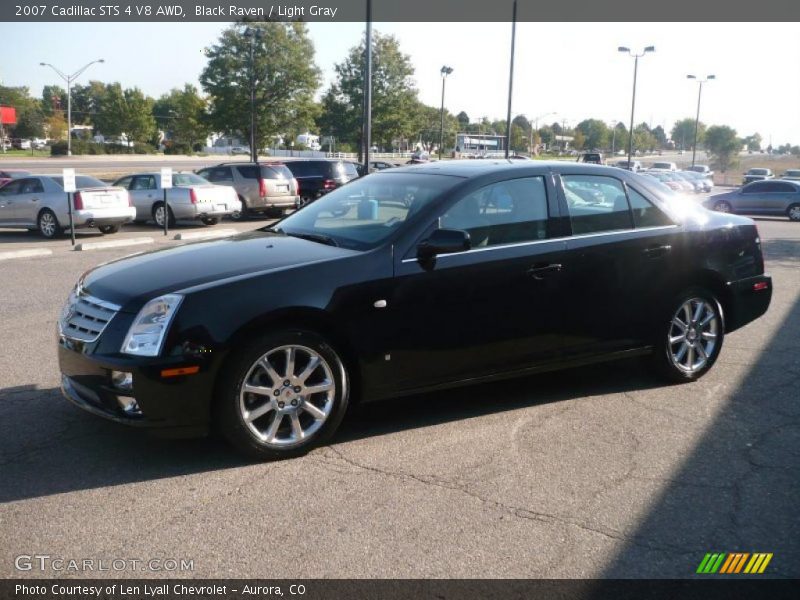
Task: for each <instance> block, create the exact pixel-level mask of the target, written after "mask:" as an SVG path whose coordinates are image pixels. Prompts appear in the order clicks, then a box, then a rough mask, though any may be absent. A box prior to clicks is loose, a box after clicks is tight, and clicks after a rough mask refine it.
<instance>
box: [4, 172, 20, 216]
mask: <svg viewBox="0 0 800 600" xmlns="http://www.w3.org/2000/svg"><path fill="white" fill-rule="evenodd" d="M21 183H22V180H19V179H18V180H16V181H9V182H8V183H7V184H6V185H4V186H3V187H2V188H0V224H3V225H16V224H18V223H19V218H18V217H17V203H18V202H19V192H20V189H21V188H20V184H21Z"/></svg>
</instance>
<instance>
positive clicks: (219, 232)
mask: <svg viewBox="0 0 800 600" xmlns="http://www.w3.org/2000/svg"><path fill="white" fill-rule="evenodd" d="M237 233H239V232H238V231H236V230H235V229H212V230H209V231H187V232H186V233H178V234H176V235H175V237H174V238H172V239H173V240H202V239H206V238H218V237H228V236H229V235H236V234H237Z"/></svg>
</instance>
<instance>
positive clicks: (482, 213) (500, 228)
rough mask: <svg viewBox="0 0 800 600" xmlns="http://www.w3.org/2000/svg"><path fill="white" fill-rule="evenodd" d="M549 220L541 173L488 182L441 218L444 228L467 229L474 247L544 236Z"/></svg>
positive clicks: (457, 203)
mask: <svg viewBox="0 0 800 600" xmlns="http://www.w3.org/2000/svg"><path fill="white" fill-rule="evenodd" d="M547 223H548V221H547V192H546V190H545V184H544V178H542V177H526V178H524V179H512V180H510V181H501V182H498V183H493V184H491V185H487V186H486V187H483V188H481V189H479V190H477V191H475V192H472V193H471V194H469V195H468V196H466V197H464V198H462V199H461V200H459V201H458V202H456V203H455V204H454V205H453V206H451V207H450V208H449V209H448V210H447V212H446V213H444V214H443V215H442V217H441V219H440V220H439V226H440V227H442V228H444V229H462V230H464V231H468V232H469V234H470V238H471V239H472V245H473V247H476V246H497V245H500V244H512V243H516V242H529V241H533V240H542V239H545V238H546V237H547V233H548V232H547Z"/></svg>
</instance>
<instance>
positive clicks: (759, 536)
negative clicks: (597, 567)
mask: <svg viewBox="0 0 800 600" xmlns="http://www.w3.org/2000/svg"><path fill="white" fill-rule="evenodd" d="M768 246H769V247H768V248H767V252H766V254H767V256H768V257H769V258H770V259H771V260H781V256H782V255H783V254H784V253H786V254H787V255H791V257H792V259H793V260H795V261H796V260H798V259H800V242H797V241H794V242H791V243H789V242H788V241H786V240H776V241H775V242H770V243H768ZM784 298H787V296H785V295H784V296H782V297H781V298H778V299H777V300H778V301H777V302H776V298H775V297H773V306H772V308H771V309H770V310H781V311H785V316H784V317H783V319H782V322H781V323H780V325H779V326H778V327H777V328H776V330H775V332H774V335H773V336H772V337H771V338H766V340H767V341H766V343H764V344H763V348H762V349H761V353H760V354H759V355H758V357H757V359H756V360H755V362H754V363H753V364H752V365H750V366H749V368H746V369H745V370H744V371H743V373H742V379H741V384H740V385H738V387H737V388H735V391H733V392H732V393H731V394H730V397H729V399H728V400H727V402H726V403H725V404H724V406H723V407H722V408H721V410H719V411H718V413H717V414H716V417H715V418H713V419H712V420H709V422H708V425H707V426H706V427H705V428H704V431H703V432H701V433H700V434H699V436H698V441H697V443H696V445H695V446H694V449H693V450H692V451H691V452H690V453H688V454H687V455H686V456H685V458H684V459H683V460H682V461H681V464H680V465H679V466H678V467H677V468H676V469H675V470H674V472H673V473H672V474H671V475H670V476H669V479H667V480H665V481H664V482H663V487H662V488H661V489H660V490H659V491H658V492H656V494H655V496H656V499H655V501H654V502H651V503H650V504H649V505H648V506H647V510H646V512H645V514H643V516H642V518H641V520H640V521H639V524H638V526H637V527H636V528H635V530H633V531H627V532H623V531H620V532H617V535H618V536H619V538H620V539H623V540H624V541H625V543H624V545H623V546H622V548H621V549H620V550H619V551H618V552H617V553H616V555H615V556H612V557H609V562H608V567H607V568H606V569H605V571H604V572H603V574H602V577H604V578H630V577H637V578H639V577H641V578H691V577H696V575H695V571H696V570H697V568H698V566H699V564H700V562H701V560H702V559H703V557H704V556H705V554H706V553H707V552H743V553H744V552H746V553H755V552H765V553H773V554H774V557H773V558H772V561H771V563H770V564H769V567H768V569H767V571H766V574H765V576H766V577H792V578H797V577H800V520H798V517H797V506H798V499H800V353H798V349H799V348H800V344H798V340H800V295H798V294H797V291H794V294H793V295H792V294H791V293H790V295H789V296H788V298H789V299H790V301H789V303H788V306H787V305H786V304H782V302H783V301H784V300H783V299H784ZM758 327H759V326H758V321H756V323H754V324H752V325H749V326H748V329H749V331H751V332H753V333H752V334H751V335H754V336H755V335H758V334H759V333H761V332H759V331H758ZM738 340H744V343H745V344H746V343H747V341H746V340H747V337H741V336H740V337H739V338H738ZM738 340H737V343H741V342H738ZM724 359H725V350H724V349H723V355H722V360H724ZM602 592H603V590H598V596H597V597H606V596H605V595H604V594H603V593H602Z"/></svg>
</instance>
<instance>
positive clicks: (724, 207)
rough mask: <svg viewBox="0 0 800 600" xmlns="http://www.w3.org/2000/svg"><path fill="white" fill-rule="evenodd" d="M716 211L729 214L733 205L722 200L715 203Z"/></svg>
mask: <svg viewBox="0 0 800 600" xmlns="http://www.w3.org/2000/svg"><path fill="white" fill-rule="evenodd" d="M714 210H715V211H717V212H721V213H729V212H731V205H730V204H729V203H728V202H725V201H724V200H720V201H719V202H715V203H714Z"/></svg>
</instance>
